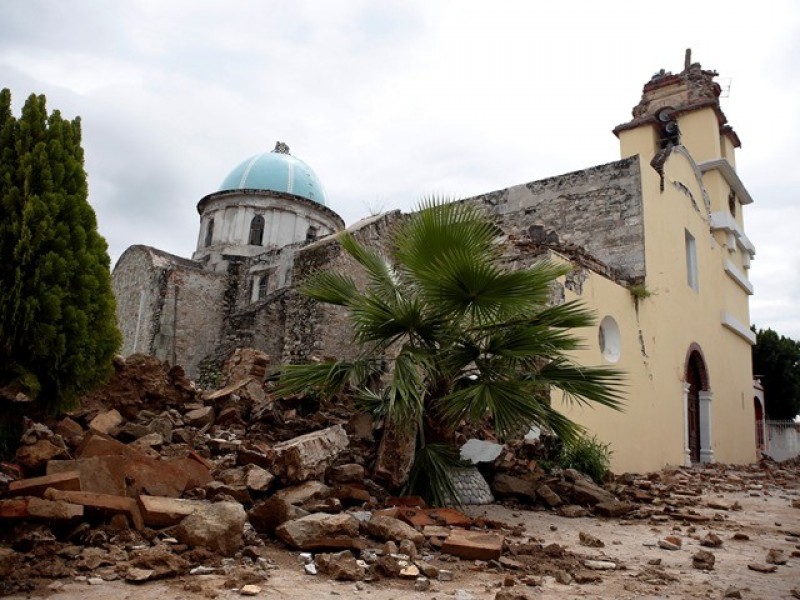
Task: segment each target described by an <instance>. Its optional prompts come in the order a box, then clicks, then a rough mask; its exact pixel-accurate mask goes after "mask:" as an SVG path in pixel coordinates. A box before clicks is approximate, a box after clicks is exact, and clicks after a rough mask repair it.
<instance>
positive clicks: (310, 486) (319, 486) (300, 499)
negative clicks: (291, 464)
mask: <svg viewBox="0 0 800 600" xmlns="http://www.w3.org/2000/svg"><path fill="white" fill-rule="evenodd" d="M332 492H333V490H332V489H331V488H329V487H328V486H327V485H325V484H324V483H322V482H321V481H306V482H304V483H301V484H300V485H295V486H292V487H287V488H283V489H282V490H278V491H277V492H275V494H274V495H275V497H277V498H280V499H282V500H285V501H286V502H288V503H289V504H296V505H297V504H305V503H306V502H308V501H309V500H322V499H324V498H328V497H329V496H330V495H331V493H332Z"/></svg>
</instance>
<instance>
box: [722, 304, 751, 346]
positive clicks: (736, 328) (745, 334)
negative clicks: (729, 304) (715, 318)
mask: <svg viewBox="0 0 800 600" xmlns="http://www.w3.org/2000/svg"><path fill="white" fill-rule="evenodd" d="M722 326H723V327H725V328H726V329H729V330H730V331H732V332H733V333H735V334H736V335H738V336H739V337H740V338H742V339H743V340H745V341H746V342H747V343H748V344H750V345H751V346H755V345H756V334H755V333H753V332H752V331H750V330H749V329H748V328H747V327H745V326H744V325H742V323H741V321H739V319H737V318H736V317H734V316H733V315H732V314H731V313H729V312H728V311H722Z"/></svg>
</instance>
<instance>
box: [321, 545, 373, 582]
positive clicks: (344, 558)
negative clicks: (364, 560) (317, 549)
mask: <svg viewBox="0 0 800 600" xmlns="http://www.w3.org/2000/svg"><path fill="white" fill-rule="evenodd" d="M316 564H317V568H318V570H319V572H320V573H323V574H325V575H327V576H328V577H330V578H331V579H334V580H336V581H361V580H363V579H364V577H365V575H366V572H367V570H366V568H365V567H363V566H362V565H360V564H359V561H357V560H356V557H355V556H354V555H353V553H352V552H350V550H343V551H342V552H337V553H332V554H326V553H322V554H318V555H317V557H316Z"/></svg>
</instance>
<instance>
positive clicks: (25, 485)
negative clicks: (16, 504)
mask: <svg viewBox="0 0 800 600" xmlns="http://www.w3.org/2000/svg"><path fill="white" fill-rule="evenodd" d="M47 488H54V489H57V490H80V489H81V477H80V473H78V472H77V471H65V472H63V473H53V474H52V475H42V476H41V477H31V478H29V479H20V480H18V481H12V482H11V483H10V484H9V485H8V492H9V495H11V496H41V495H42V494H44V491H45V490H46V489H47Z"/></svg>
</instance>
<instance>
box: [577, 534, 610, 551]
mask: <svg viewBox="0 0 800 600" xmlns="http://www.w3.org/2000/svg"><path fill="white" fill-rule="evenodd" d="M578 540H579V542H580V544H581V546H588V547H589V548H605V546H606V545H605V544H604V543H603V541H602V540H600V539H599V538H596V537H595V536H593V535H592V534H591V533H586V532H585V531H580V532H578Z"/></svg>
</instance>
